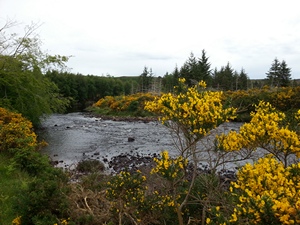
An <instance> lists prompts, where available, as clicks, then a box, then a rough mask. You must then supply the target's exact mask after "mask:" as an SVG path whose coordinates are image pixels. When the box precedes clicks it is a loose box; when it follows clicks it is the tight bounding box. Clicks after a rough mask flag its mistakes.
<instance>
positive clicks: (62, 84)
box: [46, 71, 130, 110]
mask: <svg viewBox="0 0 300 225" xmlns="http://www.w3.org/2000/svg"><path fill="white" fill-rule="evenodd" d="M46 77H47V78H49V79H50V80H51V81H52V82H54V83H55V84H56V85H57V86H58V88H59V90H60V94H61V95H63V96H64V97H67V98H70V99H72V105H71V107H70V109H72V110H84V109H85V108H87V107H88V106H90V105H91V104H92V103H94V102H95V101H97V100H98V99H99V98H103V97H105V96H117V95H122V94H124V90H125V89H124V85H125V81H126V80H125V81H121V79H118V78H114V77H110V76H107V77H103V76H101V77H100V76H92V75H88V76H84V75H81V74H72V73H67V72H64V73H60V72H58V71H48V72H47V74H46ZM129 86H130V84H129V83H127V91H130V90H128V89H129V88H130V87H129Z"/></svg>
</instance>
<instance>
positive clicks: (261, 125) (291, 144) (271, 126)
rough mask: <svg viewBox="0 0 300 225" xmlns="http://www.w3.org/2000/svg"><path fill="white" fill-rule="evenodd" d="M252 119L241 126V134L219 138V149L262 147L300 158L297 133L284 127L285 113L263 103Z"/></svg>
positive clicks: (234, 133)
mask: <svg viewBox="0 0 300 225" xmlns="http://www.w3.org/2000/svg"><path fill="white" fill-rule="evenodd" d="M251 117H252V119H251V121H250V122H249V123H245V124H244V125H243V126H241V128H240V131H239V132H236V131H230V132H229V133H228V134H222V135H220V136H218V142H219V147H220V148H221V149H224V150H226V151H234V150H240V149H241V148H247V149H256V148H257V147H262V148H266V150H268V151H269V152H271V153H273V154H276V153H278V152H283V153H284V154H285V155H288V154H296V155H297V156H298V157H300V141H299V137H298V135H297V133H296V132H295V131H292V130H290V129H289V128H288V127H287V126H285V127H284V126H283V125H282V122H283V120H284V119H285V114H284V113H281V112H278V111H276V110H275V108H273V107H272V106H271V104H270V103H266V102H263V101H261V102H260V103H259V105H258V106H256V112H255V113H254V112H252V113H251Z"/></svg>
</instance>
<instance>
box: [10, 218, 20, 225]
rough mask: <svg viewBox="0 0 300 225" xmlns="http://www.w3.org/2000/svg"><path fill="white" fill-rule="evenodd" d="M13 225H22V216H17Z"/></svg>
mask: <svg viewBox="0 0 300 225" xmlns="http://www.w3.org/2000/svg"><path fill="white" fill-rule="evenodd" d="M12 225H21V216H17V217H16V218H14V219H13V221H12Z"/></svg>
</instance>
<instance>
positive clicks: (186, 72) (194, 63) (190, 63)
mask: <svg viewBox="0 0 300 225" xmlns="http://www.w3.org/2000/svg"><path fill="white" fill-rule="evenodd" d="M180 77H182V78H185V79H186V82H187V84H188V85H189V86H191V85H194V84H196V83H197V82H199V81H200V80H204V81H205V82H207V83H210V81H211V70H210V63H208V57H206V52H205V50H202V57H201V58H199V59H197V58H196V57H195V55H194V54H193V53H192V52H191V54H190V57H189V58H188V60H187V61H186V62H185V63H184V64H183V66H182V67H181V68H180Z"/></svg>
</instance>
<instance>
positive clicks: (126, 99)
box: [93, 93, 154, 116]
mask: <svg viewBox="0 0 300 225" xmlns="http://www.w3.org/2000/svg"><path fill="white" fill-rule="evenodd" d="M153 99H154V95H152V94H150V93H136V94H133V95H128V96H116V97H113V96H106V97H104V98H101V99H99V100H98V101H97V102H96V103H94V104H93V107H94V108H101V109H107V110H106V114H117V113H120V112H128V113H131V114H132V113H134V112H135V113H137V112H139V113H140V114H141V115H142V114H144V113H142V111H144V105H145V102H146V101H151V100H153ZM133 115H136V116H140V115H139V114H133Z"/></svg>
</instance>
